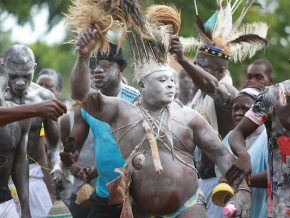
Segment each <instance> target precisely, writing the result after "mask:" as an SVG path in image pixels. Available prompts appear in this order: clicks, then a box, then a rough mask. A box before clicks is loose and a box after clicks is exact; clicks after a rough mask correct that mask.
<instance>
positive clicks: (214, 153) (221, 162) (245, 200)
mask: <svg viewBox="0 0 290 218" xmlns="http://www.w3.org/2000/svg"><path fill="white" fill-rule="evenodd" d="M189 126H190V127H191V128H192V130H193V133H194V140H195V142H196V144H197V146H199V148H201V149H202V150H203V152H205V153H206V155H207V156H208V157H209V158H210V159H212V160H213V161H214V162H215V164H216V165H217V166H218V168H219V170H220V172H221V173H222V175H225V173H226V172H227V170H228V169H229V168H230V167H231V165H232V163H233V162H234V160H235V159H234V156H233V155H231V154H230V152H229V151H228V150H227V149H226V148H225V146H224V145H223V144H222V143H221V141H220V140H219V138H218V136H217V135H216V133H215V132H214V130H213V129H212V127H211V126H210V125H209V124H208V123H207V122H206V120H204V119H203V118H202V117H201V116H199V115H196V116H195V117H194V118H193V119H192V120H191V121H190V123H189ZM240 188H242V189H241V190H239V189H240ZM243 189H247V190H249V187H248V186H247V183H246V181H245V180H243V181H242V183H241V184H240V185H239V186H238V187H237V190H239V191H238V192H237V193H236V194H235V196H234V197H233V198H232V199H231V200H230V201H229V202H228V203H233V204H234V205H235V206H236V208H237V212H236V216H239V215H242V217H248V216H249V213H250V208H251V195H250V193H249V192H248V191H246V190H243Z"/></svg>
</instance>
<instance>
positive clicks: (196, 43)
mask: <svg viewBox="0 0 290 218" xmlns="http://www.w3.org/2000/svg"><path fill="white" fill-rule="evenodd" d="M179 40H180V42H181V44H182V46H183V51H184V52H195V51H196V50H197V49H198V48H199V47H200V46H202V42H201V41H200V40H198V39H196V38H194V37H190V38H184V37H179Z"/></svg>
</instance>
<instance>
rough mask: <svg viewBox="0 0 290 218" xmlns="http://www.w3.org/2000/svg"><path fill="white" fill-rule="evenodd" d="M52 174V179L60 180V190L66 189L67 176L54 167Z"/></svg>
mask: <svg viewBox="0 0 290 218" xmlns="http://www.w3.org/2000/svg"><path fill="white" fill-rule="evenodd" d="M50 176H51V178H52V181H54V182H55V181H57V180H58V185H59V188H60V191H62V190H64V189H65V186H66V177H65V174H64V173H63V172H62V171H61V170H58V169H54V170H52V171H51V172H50Z"/></svg>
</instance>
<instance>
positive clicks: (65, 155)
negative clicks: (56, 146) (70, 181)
mask: <svg viewBox="0 0 290 218" xmlns="http://www.w3.org/2000/svg"><path fill="white" fill-rule="evenodd" d="M59 155H60V159H61V161H62V163H63V165H64V166H66V167H70V166H71V165H72V164H73V163H75V162H77V161H78V159H79V156H80V155H79V152H78V151H76V152H75V153H74V154H72V153H71V152H65V151H63V152H60V154H59Z"/></svg>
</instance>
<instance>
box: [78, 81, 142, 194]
mask: <svg viewBox="0 0 290 218" xmlns="http://www.w3.org/2000/svg"><path fill="white" fill-rule="evenodd" d="M138 96H139V92H138V90H136V89H134V88H132V87H130V86H126V85H124V84H123V86H122V88H121V90H120V92H119V93H118V95H117V97H118V98H122V99H124V100H126V101H129V102H130V103H133V102H134V101H135V99H136V98H137V97H138ZM81 112H82V117H83V119H84V120H85V121H86V122H87V123H88V124H89V125H90V127H91V130H92V132H93V134H94V145H95V159H96V167H97V170H98V181H97V188H96V193H97V195H98V196H99V197H101V198H107V199H109V193H108V190H107V188H106V184H107V183H109V182H111V181H112V180H114V179H116V178H117V177H118V176H119V175H120V174H119V173H116V172H114V169H115V168H120V167H123V166H124V164H125V161H124V160H123V158H122V156H121V154H120V151H119V149H118V148H117V144H116V142H115V140H114V138H113V136H112V135H111V131H110V126H109V124H107V123H105V122H102V121H99V120H97V119H95V118H94V117H92V116H91V115H89V114H88V113H87V112H86V111H84V110H83V109H82V111H81Z"/></svg>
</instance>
